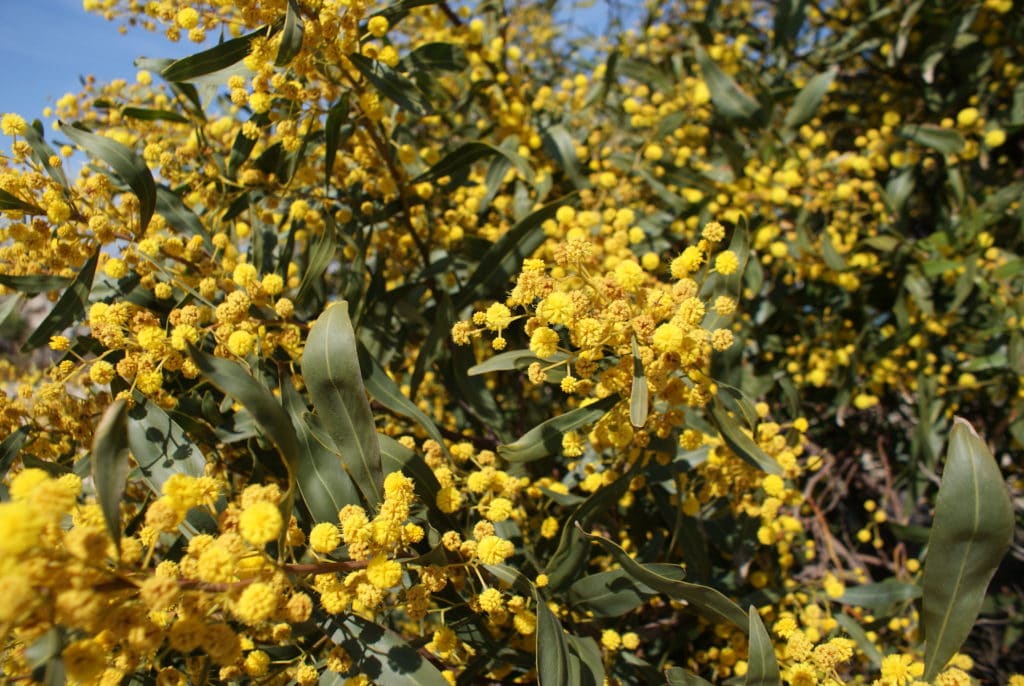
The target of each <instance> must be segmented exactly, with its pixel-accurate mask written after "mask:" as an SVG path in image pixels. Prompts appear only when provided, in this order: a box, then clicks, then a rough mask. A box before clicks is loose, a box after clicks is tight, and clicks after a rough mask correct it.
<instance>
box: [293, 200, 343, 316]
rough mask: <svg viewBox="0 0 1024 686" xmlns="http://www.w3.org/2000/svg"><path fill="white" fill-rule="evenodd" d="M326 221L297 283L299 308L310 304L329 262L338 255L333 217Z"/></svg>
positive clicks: (296, 299)
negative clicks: (300, 279)
mask: <svg viewBox="0 0 1024 686" xmlns="http://www.w3.org/2000/svg"><path fill="white" fill-rule="evenodd" d="M328 217H330V218H329V219H328V220H327V221H326V226H325V227H324V230H323V232H322V233H321V234H320V236H319V238H318V239H317V241H316V243H314V244H313V247H312V249H310V251H309V261H308V263H307V264H306V271H304V272H303V273H302V281H300V282H299V291H298V293H296V295H295V303H296V304H297V305H300V306H305V305H308V304H310V299H311V298H312V297H313V294H314V292H315V291H316V289H317V287H318V286H319V285H320V284H321V283H322V279H323V277H324V274H325V273H326V272H327V267H329V266H330V264H331V260H333V259H334V257H335V255H337V253H338V231H337V226H336V225H335V223H334V217H331V216H330V215H328Z"/></svg>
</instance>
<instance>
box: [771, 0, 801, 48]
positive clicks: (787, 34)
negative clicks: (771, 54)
mask: <svg viewBox="0 0 1024 686" xmlns="http://www.w3.org/2000/svg"><path fill="white" fill-rule="evenodd" d="M806 5H807V0H780V1H779V2H778V3H777V4H776V6H775V18H774V23H773V27H774V29H775V31H774V34H773V38H774V41H775V47H782V46H785V45H787V44H789V43H791V42H792V41H794V40H795V39H796V37H797V35H798V34H799V32H800V27H801V26H803V23H804V10H805V7H806Z"/></svg>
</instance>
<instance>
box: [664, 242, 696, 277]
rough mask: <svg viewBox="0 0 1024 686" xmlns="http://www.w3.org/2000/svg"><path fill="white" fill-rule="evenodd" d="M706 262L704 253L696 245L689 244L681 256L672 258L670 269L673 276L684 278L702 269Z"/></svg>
mask: <svg viewBox="0 0 1024 686" xmlns="http://www.w3.org/2000/svg"><path fill="white" fill-rule="evenodd" d="M703 263H704V253H702V252H701V250H700V248H698V247H697V246H695V245H691V246H688V247H687V248H686V249H685V250H683V252H682V254H681V255H679V257H677V258H675V259H674V260H672V264H671V265H670V266H669V271H671V272H672V276H673V278H676V279H682V278H685V277H687V276H689V275H690V274H692V273H693V272H695V271H697V270H698V269H700V266H701V264H703Z"/></svg>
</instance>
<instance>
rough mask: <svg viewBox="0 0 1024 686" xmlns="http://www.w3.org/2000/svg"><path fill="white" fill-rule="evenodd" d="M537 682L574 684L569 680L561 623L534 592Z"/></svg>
mask: <svg viewBox="0 0 1024 686" xmlns="http://www.w3.org/2000/svg"><path fill="white" fill-rule="evenodd" d="M536 601H537V602H536V605H537V631H536V635H537V682H538V683H539V684H540V686H574V685H573V684H572V682H571V681H570V680H569V644H568V642H567V641H566V638H565V630H564V629H562V623H561V622H559V621H558V618H557V617H555V615H554V614H553V613H552V612H551V610H550V609H548V605H547V602H546V601H545V600H544V598H543V597H542V596H541V595H540V593H539V592H536Z"/></svg>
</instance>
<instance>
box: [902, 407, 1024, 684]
mask: <svg viewBox="0 0 1024 686" xmlns="http://www.w3.org/2000/svg"><path fill="white" fill-rule="evenodd" d="M1013 526H1014V518H1013V504H1012V503H1011V502H1010V497H1009V494H1008V493H1007V489H1006V483H1005V482H1004V481H1003V476H1002V474H1001V473H1000V472H999V465H998V464H996V461H995V459H994V458H993V457H992V453H991V452H990V451H989V449H988V447H987V446H986V445H985V443H984V441H982V440H981V438H979V437H978V435H977V434H976V433H975V432H974V429H973V428H972V427H971V425H970V424H969V423H968V422H967V421H966V420H964V419H962V418H960V417H956V418H955V419H954V424H953V429H952V430H951V431H950V435H949V448H948V450H947V453H946V465H945V468H944V470H943V473H942V483H941V485H940V486H939V494H938V498H937V500H936V502H935V519H934V523H933V524H932V531H931V536H930V537H929V539H928V555H927V557H926V558H925V564H924V575H923V578H922V582H921V583H922V587H923V589H924V595H923V600H922V608H921V627H922V629H923V630H924V637H925V651H924V662H925V674H924V678H925V680H926V681H931V680H932V679H934V678H935V676H936V675H937V674H938V673H939V672H940V671H941V670H942V668H943V667H944V666H945V664H946V662H947V661H948V660H949V658H951V657H952V656H953V654H954V653H955V652H956V651H957V650H959V649H960V646H961V645H962V644H963V642H964V640H966V638H967V635H968V634H969V633H970V631H971V628H972V627H973V626H974V621H975V619H977V617H978V612H979V611H980V610H981V604H982V601H983V600H984V599H985V591H986V589H987V588H988V584H989V581H991V579H992V575H993V574H995V571H996V568H997V567H998V566H999V562H1000V560H1002V558H1003V555H1005V554H1006V551H1007V549H1008V548H1009V546H1010V542H1011V540H1012V538H1013Z"/></svg>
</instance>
